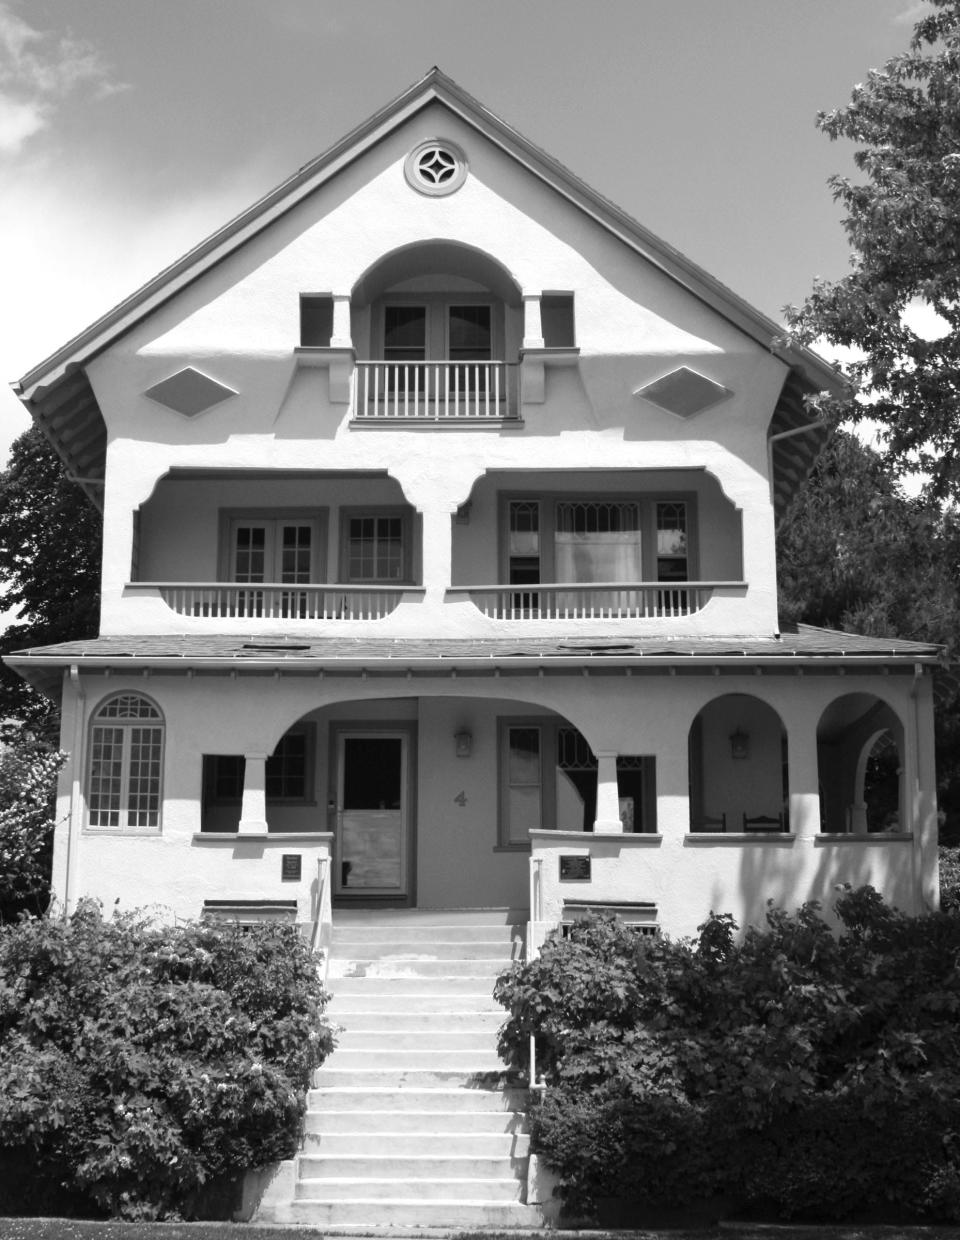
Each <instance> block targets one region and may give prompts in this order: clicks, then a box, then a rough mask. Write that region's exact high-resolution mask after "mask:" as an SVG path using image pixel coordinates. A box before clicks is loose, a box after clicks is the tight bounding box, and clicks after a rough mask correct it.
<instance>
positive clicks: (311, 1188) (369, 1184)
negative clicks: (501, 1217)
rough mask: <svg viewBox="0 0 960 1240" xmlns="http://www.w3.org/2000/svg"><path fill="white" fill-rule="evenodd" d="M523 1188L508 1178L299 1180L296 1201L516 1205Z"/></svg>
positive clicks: (516, 1181)
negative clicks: (406, 1200)
mask: <svg viewBox="0 0 960 1240" xmlns="http://www.w3.org/2000/svg"><path fill="white" fill-rule="evenodd" d="M521 1188H522V1185H521V1183H520V1182H519V1181H518V1180H516V1179H514V1178H513V1177H509V1178H506V1179H499V1178H498V1179H492V1180H483V1179H469V1178H467V1179H460V1180H454V1179H449V1180H447V1179H432V1178H427V1177H422V1178H417V1179H411V1178H410V1177H408V1176H398V1177H396V1178H395V1179H389V1180H388V1179H382V1180H367V1179H340V1180H333V1179H331V1180H298V1181H297V1198H298V1199H300V1200H307V1201H354V1200H357V1199H358V1198H362V1199H364V1200H366V1201H370V1202H378V1201H383V1200H389V1199H391V1198H396V1197H401V1196H405V1197H413V1198H415V1199H416V1200H418V1201H451V1200H453V1201H456V1200H457V1199H458V1198H459V1197H463V1198H464V1199H466V1200H472V1201H485V1202H519V1200H520V1193H521Z"/></svg>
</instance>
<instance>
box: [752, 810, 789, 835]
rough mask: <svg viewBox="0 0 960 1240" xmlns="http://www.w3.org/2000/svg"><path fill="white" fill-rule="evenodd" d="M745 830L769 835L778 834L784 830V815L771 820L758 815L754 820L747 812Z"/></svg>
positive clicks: (765, 816)
mask: <svg viewBox="0 0 960 1240" xmlns="http://www.w3.org/2000/svg"><path fill="white" fill-rule="evenodd" d="M743 829H744V831H746V832H751V831H753V832H760V833H765V834H767V835H773V834H776V833H778V832H780V831H782V830H783V815H782V814H777V815H776V816H775V817H772V818H771V817H769V816H767V815H764V814H758V815H757V816H756V817H754V818H748V817H747V814H746V812H744V815H743Z"/></svg>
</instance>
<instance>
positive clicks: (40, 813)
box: [0, 737, 63, 922]
mask: <svg viewBox="0 0 960 1240" xmlns="http://www.w3.org/2000/svg"><path fill="white" fill-rule="evenodd" d="M62 765H63V754H61V753H58V752H56V751H55V750H53V749H50V748H49V746H47V745H45V744H44V743H43V742H42V741H37V740H34V739H30V738H23V737H22V738H20V740H19V741H18V742H17V743H16V744H15V745H7V746H5V747H4V749H3V752H2V753H0V922H4V921H12V920H13V919H14V918H16V917H17V916H18V915H19V914H20V913H36V914H39V913H42V912H43V911H44V909H45V908H46V906H47V902H48V900H49V897H50V859H51V848H52V844H53V826H54V821H53V815H54V805H55V781H56V775H57V772H58V771H59V769H60V767H61V766H62Z"/></svg>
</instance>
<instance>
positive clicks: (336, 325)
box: [330, 293, 353, 349]
mask: <svg viewBox="0 0 960 1240" xmlns="http://www.w3.org/2000/svg"><path fill="white" fill-rule="evenodd" d="M330 347H331V349H352V348H353V335H352V333H351V330H350V294H349V293H346V294H343V293H334V295H333V331H332V332H331V335H330Z"/></svg>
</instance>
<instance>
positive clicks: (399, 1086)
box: [256, 909, 553, 1231]
mask: <svg viewBox="0 0 960 1240" xmlns="http://www.w3.org/2000/svg"><path fill="white" fill-rule="evenodd" d="M521 953H522V937H521V928H520V927H518V926H516V925H512V924H510V921H509V918H508V915H507V914H506V913H505V912H504V911H499V912H498V911H496V910H481V911H479V912H472V911H467V912H460V911H456V912H449V913H443V912H420V911H417V910H406V909H391V910H349V911H339V910H338V911H337V912H335V914H334V919H333V943H332V947H331V951H330V961H329V972H328V976H327V987H328V989H329V991H330V992H331V995H332V998H331V1002H330V1005H329V1007H328V1009H327V1014H328V1016H329V1018H330V1020H331V1021H332V1022H333V1023H334V1024H335V1025H336V1026H338V1027H339V1029H340V1032H339V1034H338V1039H337V1049H336V1050H335V1052H334V1053H333V1055H331V1056H330V1058H329V1059H328V1060H327V1062H326V1063H325V1064H324V1065H323V1067H322V1068H320V1069H319V1070H318V1071H317V1073H316V1076H315V1080H314V1088H313V1089H312V1090H311V1091H310V1094H309V1099H308V1104H307V1116H306V1122H305V1138H304V1146H303V1150H302V1152H301V1154H300V1156H299V1157H298V1158H297V1159H296V1161H295V1163H294V1164H292V1165H285V1166H284V1168H283V1171H282V1173H281V1174H280V1176H279V1177H278V1182H277V1183H276V1184H275V1185H271V1188H270V1190H269V1191H268V1192H267V1193H266V1194H265V1195H264V1197H263V1200H262V1201H261V1204H260V1208H259V1210H258V1211H257V1214H256V1220H257V1221H259V1222H277V1223H301V1224H311V1225H313V1226H317V1227H329V1228H331V1229H335V1230H344V1231H350V1230H353V1229H356V1230H358V1231H360V1230H363V1229H369V1227H370V1226H377V1227H392V1226H396V1227H405V1228H410V1227H412V1228H417V1227H438V1228H448V1227H450V1228H460V1227H463V1228H477V1227H479V1228H494V1229H496V1228H531V1227H532V1228H537V1227H543V1226H544V1225H545V1223H546V1222H552V1221H553V1218H552V1217H551V1216H552V1211H551V1209H550V1207H549V1205H548V1206H547V1207H546V1209H544V1208H543V1207H542V1206H540V1205H534V1204H529V1203H528V1201H527V1183H528V1176H529V1174H530V1171H531V1167H530V1161H531V1160H530V1154H529V1137H528V1136H527V1131H526V1105H527V1090H526V1087H525V1084H523V1083H519V1082H514V1081H511V1080H510V1078H509V1076H508V1075H507V1073H506V1070H505V1067H504V1065H503V1064H502V1063H501V1061H500V1059H499V1057H498V1056H497V1051H496V1033H497V1029H498V1028H499V1026H500V1025H501V1024H502V1023H503V1020H504V1019H505V1013H504V1011H503V1009H502V1008H501V1007H499V1005H498V1004H496V1003H494V1001H493V997H492V995H493V985H494V981H495V979H496V977H497V975H498V974H499V973H500V972H501V971H502V970H503V969H504V968H505V967H506V966H507V965H508V964H509V963H510V961H511V960H512V959H519V957H520V955H521Z"/></svg>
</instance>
